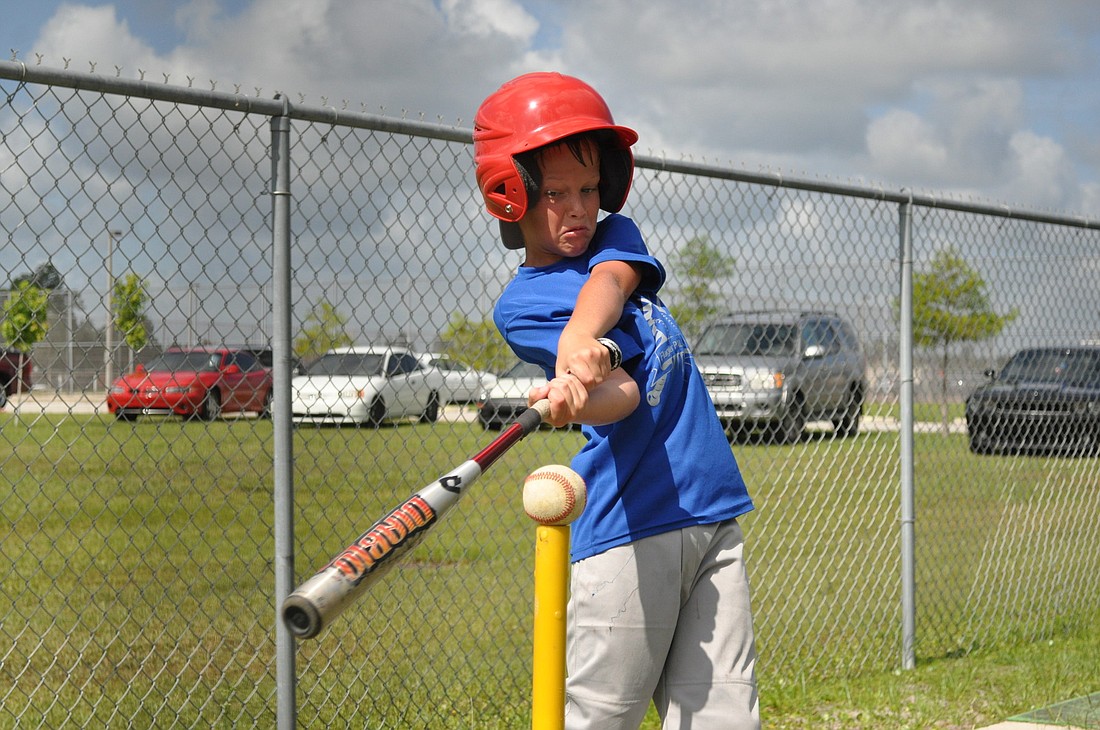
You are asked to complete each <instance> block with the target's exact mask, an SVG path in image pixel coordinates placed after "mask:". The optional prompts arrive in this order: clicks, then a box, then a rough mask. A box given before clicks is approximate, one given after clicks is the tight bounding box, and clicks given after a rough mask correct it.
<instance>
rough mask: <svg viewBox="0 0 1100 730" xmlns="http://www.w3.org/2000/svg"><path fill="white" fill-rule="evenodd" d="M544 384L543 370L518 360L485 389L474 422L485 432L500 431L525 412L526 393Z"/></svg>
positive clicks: (544, 375) (544, 374)
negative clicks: (483, 428) (490, 430)
mask: <svg viewBox="0 0 1100 730" xmlns="http://www.w3.org/2000/svg"><path fill="white" fill-rule="evenodd" d="M545 384H546V373H545V372H544V371H543V369H542V368H541V367H540V366H538V365H534V364H532V363H529V362H523V361H522V360H520V361H519V362H517V363H516V364H515V365H513V366H512V367H510V368H508V369H507V370H505V371H504V372H503V373H501V374H500V376H499V377H498V378H496V380H495V381H494V382H493V383H492V384H491V385H490V386H489V387H488V388H487V389H486V391H485V394H484V395H483V396H482V398H481V401H480V403H479V405H478V409H477V419H478V420H479V421H481V425H482V426H484V427H485V428H486V429H499V428H503V427H504V426H505V425H507V424H509V423H511V422H512V421H513V420H515V418H516V416H518V415H519V414H521V413H523V412H524V411H525V410H527V394H528V393H529V392H531V389H532V388H534V387H535V386H538V385H545Z"/></svg>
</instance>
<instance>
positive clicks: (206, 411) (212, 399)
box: [107, 348, 272, 421]
mask: <svg viewBox="0 0 1100 730" xmlns="http://www.w3.org/2000/svg"><path fill="white" fill-rule="evenodd" d="M271 386H272V376H271V370H269V369H268V368H265V367H264V366H263V365H261V364H260V362H259V361H258V360H257V359H256V356H255V355H254V354H253V353H252V352H250V351H248V350H237V349H229V348H193V349H171V350H168V351H166V352H164V353H163V354H161V355H160V356H159V357H157V358H154V359H153V360H151V361H149V362H148V363H146V364H144V365H138V366H137V368H136V369H135V370H134V372H132V373H130V374H128V375H124V376H123V377H121V378H119V379H118V380H116V381H115V382H114V384H113V385H112V386H111V389H110V391H108V393H107V410H108V411H110V412H111V413H113V414H114V415H115V417H116V418H118V419H119V420H122V421H132V420H134V419H135V418H137V417H138V416H143V415H172V414H176V415H179V416H183V417H185V418H200V419H202V420H204V421H211V420H213V419H215V418H218V417H219V416H220V415H221V414H223V413H231V412H238V413H245V412H249V411H251V412H255V413H258V414H259V415H260V417H262V418H266V417H268V416H270V415H271Z"/></svg>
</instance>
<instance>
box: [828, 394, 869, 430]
mask: <svg viewBox="0 0 1100 730" xmlns="http://www.w3.org/2000/svg"><path fill="white" fill-rule="evenodd" d="M862 416H863V395H862V394H861V393H860V392H859V390H858V389H855V390H850V391H848V398H847V403H845V404H844V412H843V413H842V414H841V415H840V417H839V418H837V419H835V420H834V421H833V428H835V429H836V435H837V436H839V437H840V438H849V437H851V436H855V435H856V434H858V433H859V419H860V418H861V417H862Z"/></svg>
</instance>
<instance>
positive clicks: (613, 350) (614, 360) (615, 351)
mask: <svg viewBox="0 0 1100 730" xmlns="http://www.w3.org/2000/svg"><path fill="white" fill-rule="evenodd" d="M596 342H598V343H600V344H601V345H603V346H604V347H606V348H607V352H608V354H609V355H611V369H612V370H614V369H616V368H618V367H619V366H620V365H622V364H623V351H622V350H621V349H619V346H618V345H617V344H615V340H612V339H608V338H607V337H597V338H596Z"/></svg>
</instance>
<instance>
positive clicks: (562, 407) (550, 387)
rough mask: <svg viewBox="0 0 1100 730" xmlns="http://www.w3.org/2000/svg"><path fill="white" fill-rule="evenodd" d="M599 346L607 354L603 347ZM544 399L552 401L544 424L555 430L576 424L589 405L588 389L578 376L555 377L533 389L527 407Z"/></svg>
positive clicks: (529, 394)
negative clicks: (578, 417)
mask: <svg viewBox="0 0 1100 730" xmlns="http://www.w3.org/2000/svg"><path fill="white" fill-rule="evenodd" d="M597 346H598V347H600V349H602V350H603V351H604V352H607V349H606V348H605V347H604V346H603V345H597ZM543 398H546V399H547V400H549V401H550V415H549V416H547V417H546V418H544V419H543V423H547V424H549V425H551V426H553V427H554V428H562V427H564V426H567V425H568V424H570V423H572V422H574V421H575V420H576V419H577V416H578V414H580V412H581V411H582V410H583V409H584V407H585V406H587V405H588V389H587V388H585V387H584V385H583V384H582V383H581V381H580V379H579V378H578V377H577V376H575V375H562V376H558V377H555V378H554V379H553V380H551V381H550V382H548V383H547V384H546V385H540V386H538V387H536V388H532V389H531V392H530V393H528V394H527V405H528V406H533V405H535V403H536V402H537V401H540V400H542V399H543Z"/></svg>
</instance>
